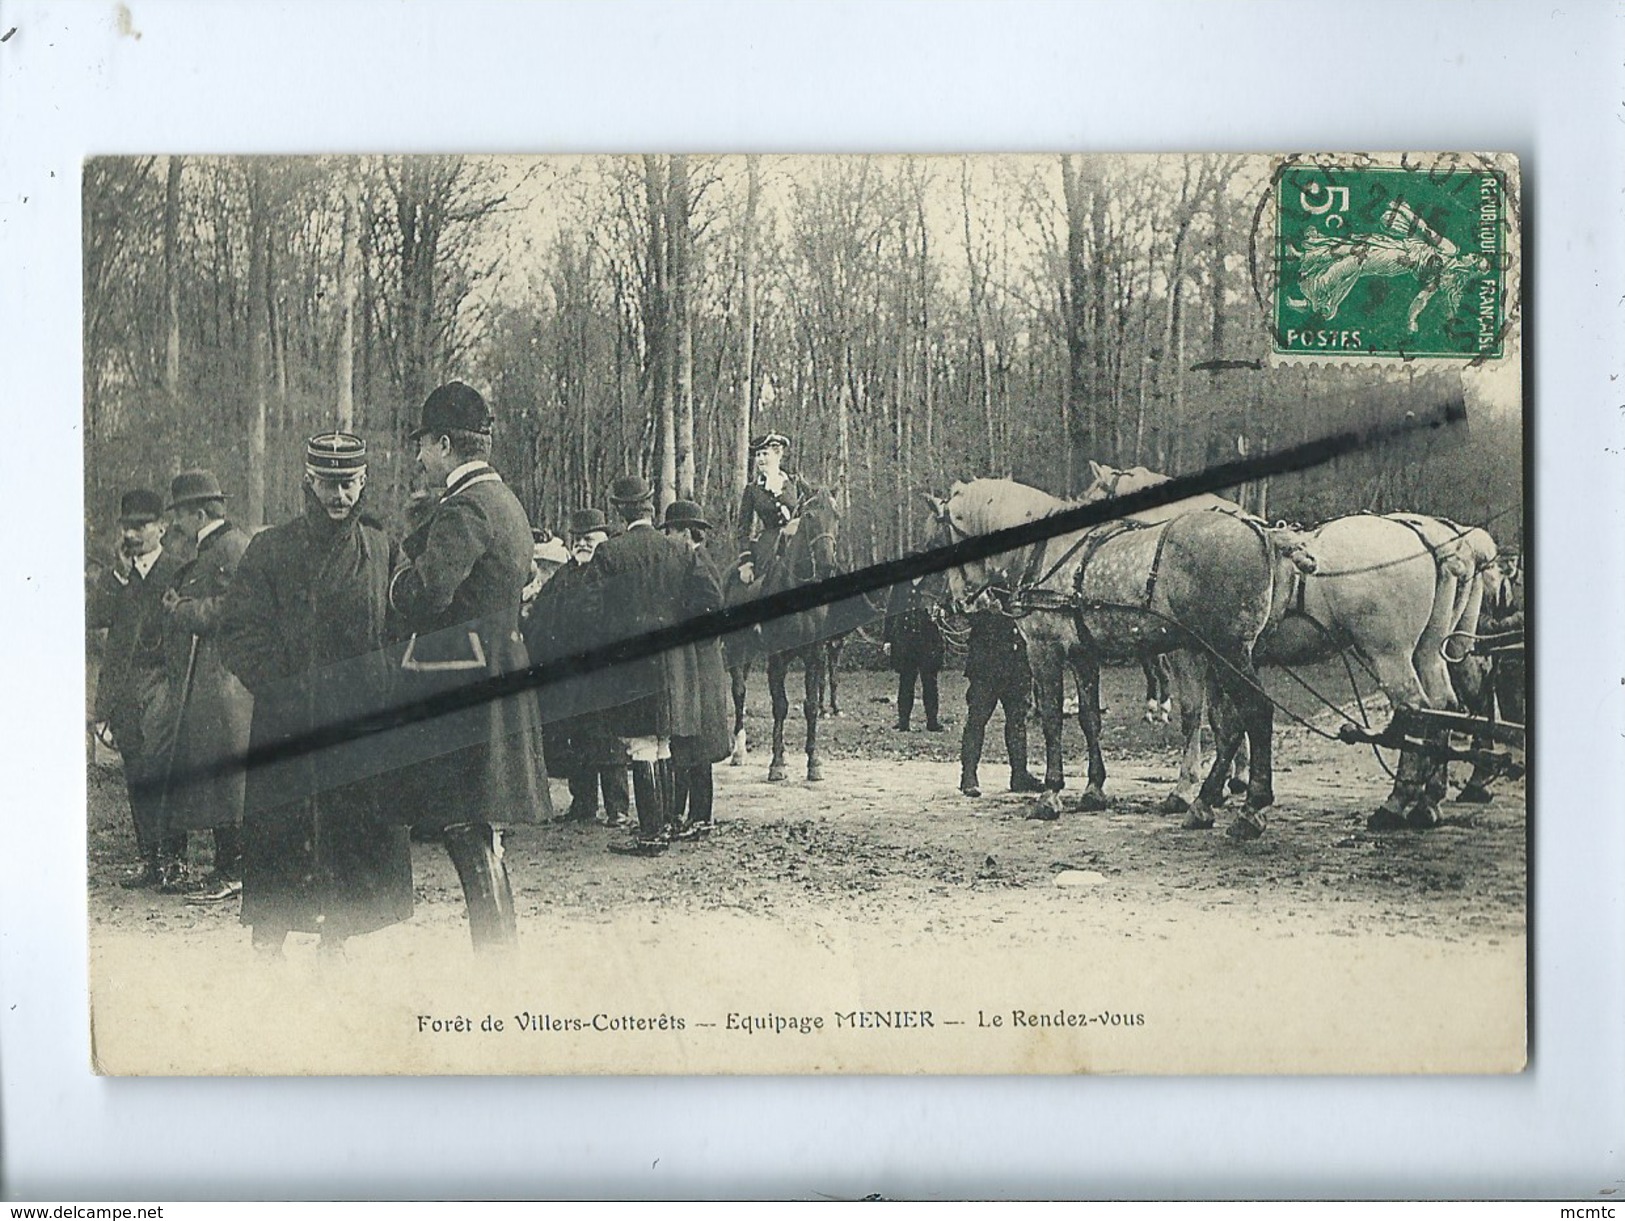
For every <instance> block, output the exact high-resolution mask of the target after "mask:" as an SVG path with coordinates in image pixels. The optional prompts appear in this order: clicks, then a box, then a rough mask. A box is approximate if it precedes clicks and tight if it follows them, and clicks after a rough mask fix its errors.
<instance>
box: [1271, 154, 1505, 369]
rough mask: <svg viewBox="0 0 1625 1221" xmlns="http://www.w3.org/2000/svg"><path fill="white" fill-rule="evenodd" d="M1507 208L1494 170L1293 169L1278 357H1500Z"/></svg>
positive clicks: (1283, 186)
mask: <svg viewBox="0 0 1625 1221" xmlns="http://www.w3.org/2000/svg"><path fill="white" fill-rule="evenodd" d="M1506 208H1507V182H1506V176H1505V175H1504V174H1503V173H1502V172H1501V171H1500V170H1498V169H1495V168H1491V167H1489V166H1466V165H1461V164H1455V165H1448V166H1436V167H1433V168H1431V169H1428V168H1422V167H1416V168H1403V167H1399V166H1370V165H1366V166H1359V167H1351V166H1337V165H1326V164H1308V163H1304V164H1296V165H1288V166H1285V167H1284V168H1282V169H1281V170H1280V171H1279V172H1278V174H1277V175H1276V179H1275V215H1276V266H1277V268H1278V269H1279V274H1278V276H1277V277H1276V280H1275V285H1274V289H1275V301H1274V310H1275V319H1274V322H1275V326H1274V330H1275V334H1274V351H1275V353H1276V354H1277V355H1278V356H1286V357H1290V356H1297V357H1306V356H1307V357H1315V356H1320V357H1332V358H1334V359H1343V358H1349V357H1356V358H1357V357H1385V358H1389V359H1392V358H1395V357H1398V358H1401V359H1407V358H1412V357H1418V358H1423V357H1433V358H1450V359H1456V360H1463V359H1465V360H1481V359H1494V358H1496V357H1499V356H1501V355H1502V341H1503V337H1504V323H1505V318H1506V314H1507V294H1506V285H1507V262H1508V260H1507V249H1506V230H1507V216H1506Z"/></svg>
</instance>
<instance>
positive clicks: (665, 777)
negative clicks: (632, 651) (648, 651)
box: [593, 475, 689, 856]
mask: <svg viewBox="0 0 1625 1221" xmlns="http://www.w3.org/2000/svg"><path fill="white" fill-rule="evenodd" d="M609 499H610V503H611V504H612V505H614V506H615V511H616V513H617V514H618V515H619V516H620V518H621V520H622V521H623V522H624V523H625V529H624V530H623V531H622V532H621V533H620V534H619V535H617V536H616V537H614V538H612V539H610V540H609V541H608V542H606V543H604V544H603V545H602V546H600V547H599V548H598V553H597V555H596V556H595V557H594V559H593V564H594V566H595V567H596V568H597V570H598V579H599V582H600V586H599V587H600V590H601V597H602V605H603V607H604V619H605V626H606V629H608V630H609V633H610V635H609V638H610V639H611V640H631V639H635V638H637V637H639V636H643V635H645V634H647V633H649V632H652V631H656V630H658V629H660V628H662V627H666V626H667V625H669V624H670V623H672V622H673V621H674V620H675V617H676V615H677V602H678V598H679V597H680V596H681V591H682V586H683V578H684V576H685V574H686V573H687V572H688V568H689V556H688V552H687V549H686V548H684V547H683V546H682V545H681V544H680V543H678V542H677V541H676V540H675V539H670V538H667V537H666V536H665V535H663V534H661V533H660V531H658V530H656V529H655V525H654V492H653V490H652V489H651V488H650V487H649V485H648V484H647V483H646V482H645V481H644V480H643V479H641V478H640V477H639V476H637V475H624V476H622V477H621V478H619V479H617V480H616V481H615V483H614V485H613V486H612V487H611V489H610V493H609ZM606 677H607V678H608V680H609V682H610V684H611V686H612V687H613V689H614V691H615V693H616V696H617V698H616V700H615V707H614V708H613V709H612V710H611V712H610V723H611V725H612V726H613V728H614V729H615V732H616V733H618V734H619V735H620V736H621V737H622V738H623V739H624V740H625V742H626V748H627V753H628V754H629V755H630V756H631V759H632V800H633V803H634V804H635V805H636V806H637V811H638V829H637V835H636V837H635V838H634V840H633V842H632V843H631V844H627V845H620V844H612V845H611V846H610V847H611V851H614V852H621V853H626V854H631V855H637V856H656V855H658V854H660V853H662V852H664V851H665V850H666V846H667V844H669V843H670V841H671V833H672V828H671V812H672V775H671V698H670V692H669V691H668V690H667V688H666V682H667V678H666V665H665V662H664V660H663V659H662V658H661V657H660V656H658V655H655V656H651V657H644V658H639V659H638V660H636V661H629V662H623V663H621V664H619V665H617V666H616V667H614V669H612V670H610V671H608V672H607V675H606Z"/></svg>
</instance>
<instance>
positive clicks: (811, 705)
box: [801, 644, 824, 780]
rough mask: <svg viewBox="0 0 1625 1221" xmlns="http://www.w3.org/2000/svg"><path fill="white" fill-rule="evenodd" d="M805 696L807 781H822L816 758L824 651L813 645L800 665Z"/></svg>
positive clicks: (821, 647)
mask: <svg viewBox="0 0 1625 1221" xmlns="http://www.w3.org/2000/svg"><path fill="white" fill-rule="evenodd" d="M802 670H803V673H804V675H805V677H804V680H803V681H804V683H805V695H806V698H805V700H804V701H803V703H802V705H801V708H802V711H803V712H804V713H805V714H806V717H807V779H808V780H822V779H823V778H824V765H823V764H822V763H821V762H820V761H819V758H818V712H819V708H818V692H819V690H820V689H821V688H822V687H823V685H824V649H823V646H822V645H817V644H815V645H813V647H812V648H810V649H808V650H807V654H806V661H805V662H804V663H803V665H802Z"/></svg>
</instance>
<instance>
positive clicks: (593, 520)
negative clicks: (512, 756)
mask: <svg viewBox="0 0 1625 1221" xmlns="http://www.w3.org/2000/svg"><path fill="white" fill-rule="evenodd" d="M607 538H609V526H608V525H607V523H606V522H605V520H604V513H603V510H602V509H578V510H576V511H575V512H574V513H572V514H570V543H569V546H570V552H569V554H570V560H569V563H567V564H565V565H564V566H563V567H561V568H560V569H559V570H558V572H557V573H555V574H554V575H553V576H552V577H551V578H550V579H549V580H548V582H547V584H546V585H544V586H543V587H542V591H541V593H539V594H538V595H537V596H536V601H535V603H534V604H533V605H532V607H531V612H530V619H529V621H528V624H527V626H526V629H525V645H526V647H527V648H528V649H529V650H530V656H531V660H532V661H533V662H543V661H555V660H557V659H559V658H561V657H569V656H571V655H573V654H576V653H581V652H584V651H585V650H587V649H591V648H594V647H596V646H598V645H602V644H606V643H608V640H609V636H608V635H607V631H606V625H605V614H604V607H603V605H602V602H601V600H600V598H599V593H598V588H597V583H596V579H595V578H596V572H595V570H594V569H593V567H592V560H593V555H594V554H595V553H596V552H597V550H598V547H599V545H600V544H601V543H603V542H604V541H605V540H606V539H607ZM537 695H538V698H539V700H540V702H541V706H542V708H543V709H544V711H546V712H547V714H548V716H547V720H546V723H545V724H544V725H543V727H542V737H543V740H544V741H545V742H546V743H547V766H548V770H549V771H550V773H551V774H552V775H555V776H558V777H559V778H560V779H562V780H564V781H565V782H566V783H568V784H569V786H570V808H569V810H568V811H566V812H565V813H564V814H561V815H559V817H558V818H557V819H556V820H555V821H558V822H570V823H578V822H579V823H586V822H591V821H592V820H593V819H594V818H596V817H597V815H598V794H599V792H600V790H602V792H603V796H604V819H605V822H606V824H607V825H608V826H611V827H624V826H626V824H627V821H628V819H627V814H628V812H629V811H630V810H631V808H632V804H631V795H630V792H629V790H628V788H627V780H626V768H627V764H628V762H629V759H628V757H627V753H626V746H625V744H624V743H623V742H622V741H621V739H620V737H619V736H618V735H617V734H616V733H615V730H614V728H613V727H612V726H611V725H610V718H609V703H610V700H611V697H610V694H609V686H608V684H607V682H606V677H605V675H604V673H603V672H599V673H596V674H587V675H583V676H581V677H579V678H574V679H571V680H570V681H568V682H566V683H561V684H559V685H558V686H557V687H551V688H549V687H544V688H541V689H540V690H539V691H538V692H537Z"/></svg>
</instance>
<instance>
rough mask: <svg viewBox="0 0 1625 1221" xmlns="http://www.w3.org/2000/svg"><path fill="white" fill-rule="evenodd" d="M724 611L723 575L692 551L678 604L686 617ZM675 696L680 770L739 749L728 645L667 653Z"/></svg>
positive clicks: (702, 644)
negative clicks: (732, 710) (735, 746)
mask: <svg viewBox="0 0 1625 1221" xmlns="http://www.w3.org/2000/svg"><path fill="white" fill-rule="evenodd" d="M721 607H722V574H721V572H719V571H718V569H717V565H716V561H714V560H713V559H712V558H711V556H710V555H709V554H708V553H707V552H706V550H705V548H704V547H695V548H692V549H690V550H689V553H688V559H687V571H686V572H685V573H684V574H683V581H682V585H681V586H680V589H679V594H678V599H677V610H678V613H679V615H680V617H681V618H684V619H690V618H694V617H695V616H698V615H706V614H710V613H711V612H712V611H715V610H719V609H721ZM665 663H666V684H667V689H668V690H669V691H670V693H671V757H672V762H673V763H675V764H676V765H677V766H679V767H692V766H695V765H698V764H702V763H716V762H718V761H719V760H722V759H726V758H727V757H728V755H729V754H730V753H732V750H733V735H732V726H731V725H730V723H729V719H728V703H729V699H730V698H731V687H730V686H729V680H728V667H727V663H726V662H725V660H724V658H723V653H722V642H721V641H720V640H717V639H715V638H713V639H710V640H700V641H696V642H695V643H693V644H685V645H681V646H679V647H678V648H675V649H672V650H671V651H670V652H668V653H666V654H665Z"/></svg>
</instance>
